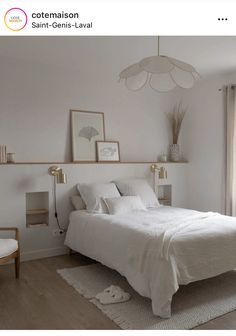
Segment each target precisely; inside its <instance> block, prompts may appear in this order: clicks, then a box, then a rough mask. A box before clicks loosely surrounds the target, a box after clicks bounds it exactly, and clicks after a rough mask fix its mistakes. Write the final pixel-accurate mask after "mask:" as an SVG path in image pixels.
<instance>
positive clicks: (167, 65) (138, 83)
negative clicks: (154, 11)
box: [120, 36, 200, 92]
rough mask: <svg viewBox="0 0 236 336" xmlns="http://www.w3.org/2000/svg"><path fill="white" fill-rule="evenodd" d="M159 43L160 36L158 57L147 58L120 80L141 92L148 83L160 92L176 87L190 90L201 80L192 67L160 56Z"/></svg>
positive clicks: (124, 71) (123, 72) (121, 75)
mask: <svg viewBox="0 0 236 336" xmlns="http://www.w3.org/2000/svg"><path fill="white" fill-rule="evenodd" d="M159 43H160V38H159V36H158V44H157V56H150V57H146V58H144V59H142V60H141V61H140V62H138V63H135V64H133V65H130V66H129V67H127V68H126V69H124V70H123V71H122V72H121V73H120V80H123V81H124V82H125V85H126V87H127V88H128V89H129V90H133V91H137V90H140V89H141V88H143V87H144V86H145V85H146V84H147V83H149V85H150V86H151V88H152V89H154V90H156V91H158V92H168V91H171V90H173V89H174V88H175V87H176V86H178V87H181V88H183V89H189V88H191V87H193V86H194V83H195V81H196V80H197V79H199V78H200V75H199V74H198V73H197V71H196V70H195V68H194V67H193V66H192V65H190V64H188V63H185V62H182V61H180V60H177V59H175V58H172V57H169V56H165V55H160V53H159Z"/></svg>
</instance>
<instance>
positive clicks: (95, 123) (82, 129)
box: [70, 110, 105, 162]
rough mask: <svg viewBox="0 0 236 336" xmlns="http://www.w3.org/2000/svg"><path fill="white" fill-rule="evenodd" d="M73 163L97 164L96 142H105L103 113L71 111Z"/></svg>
mask: <svg viewBox="0 0 236 336" xmlns="http://www.w3.org/2000/svg"><path fill="white" fill-rule="evenodd" d="M70 113H71V142H72V160H73V162H93V161H94V162H96V141H105V122H104V113H103V112H92V111H86V110H70Z"/></svg>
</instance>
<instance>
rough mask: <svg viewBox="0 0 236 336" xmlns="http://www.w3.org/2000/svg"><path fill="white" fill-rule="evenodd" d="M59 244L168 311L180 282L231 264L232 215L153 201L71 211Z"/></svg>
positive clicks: (159, 311)
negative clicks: (116, 209) (131, 207)
mask: <svg viewBox="0 0 236 336" xmlns="http://www.w3.org/2000/svg"><path fill="white" fill-rule="evenodd" d="M65 244H66V245H67V246H69V247H70V248H72V249H73V250H75V251H78V252H80V253H82V254H84V255H87V256H89V257H90V258H93V259H95V260H98V261H99V262H101V263H103V264H104V265H106V266H108V267H110V268H113V269H115V270H117V271H118V272H119V273H121V274H122V275H124V276H125V277H126V278H127V280H128V282H129V283H130V284H131V286H132V287H133V288H134V289H135V290H136V291H137V292H138V293H139V294H141V295H143V296H146V297H149V298H151V300H152V309H153V313H154V314H155V315H159V316H161V317H170V315H171V300H172V296H173V294H174V293H175V292H176V291H177V290H178V288H179V285H180V284H187V283H189V282H193V281H197V280H201V279H205V278H209V277H212V276H215V275H218V274H220V273H223V272H226V271H229V270H232V269H234V268H236V219H235V218H232V217H228V216H223V215H220V214H218V213H212V212H207V213H203V212H197V211H193V210H186V209H178V208H172V207H159V208H156V209H152V210H150V211H146V212H142V211H139V212H132V213H129V214H125V215H107V214H89V213H87V212H86V211H74V212H72V213H71V216H70V224H69V228H68V232H67V235H66V241H65Z"/></svg>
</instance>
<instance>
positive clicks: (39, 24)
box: [32, 11, 93, 28]
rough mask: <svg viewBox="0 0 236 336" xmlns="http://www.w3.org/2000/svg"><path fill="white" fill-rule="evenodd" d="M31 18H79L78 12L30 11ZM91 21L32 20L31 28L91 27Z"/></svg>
mask: <svg viewBox="0 0 236 336" xmlns="http://www.w3.org/2000/svg"><path fill="white" fill-rule="evenodd" d="M32 18H33V19H34V20H35V19H79V18H80V16H79V13H67V12H64V11H62V12H58V13H45V12H40V13H32ZM92 26H93V23H92V22H90V23H81V22H80V23H79V22H73V23H72V22H63V23H62V22H52V23H48V22H45V21H44V22H42V21H41V22H32V28H92Z"/></svg>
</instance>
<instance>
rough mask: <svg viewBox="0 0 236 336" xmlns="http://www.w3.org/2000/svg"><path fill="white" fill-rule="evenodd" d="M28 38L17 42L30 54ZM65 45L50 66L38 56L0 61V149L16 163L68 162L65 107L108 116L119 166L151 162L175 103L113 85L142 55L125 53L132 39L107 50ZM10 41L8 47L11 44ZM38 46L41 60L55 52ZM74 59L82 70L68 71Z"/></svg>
mask: <svg viewBox="0 0 236 336" xmlns="http://www.w3.org/2000/svg"><path fill="white" fill-rule="evenodd" d="M27 39H28V40H25V39H24V40H22V44H23V46H24V47H25V48H26V47H27V48H28V49H29V51H30V52H32V53H35V51H34V48H37V46H36V45H35V40H36V41H37V39H35V38H30V37H29V38H27ZM55 40H56V41H58V39H54V40H51V43H55V42H54V41H55ZM68 40H69V39H68ZM68 40H66V39H65V38H61V40H60V41H61V45H60V44H58V43H57V48H58V49H57V54H58V53H60V52H61V53H63V55H64V57H63V58H62V59H59V60H58V59H57V60H55V64H49V63H48V62H46V60H44V61H45V63H44V64H43V62H42V61H40V57H39V55H38V54H36V53H35V60H32V59H28V60H26V59H23V58H20V57H18V54H15V55H11V56H10V57H5V56H0V73H1V81H0V102H1V110H0V144H6V145H7V146H8V151H10V152H16V160H17V161H23V162H24V161H35V162H39V161H42V162H45V161H67V162H69V161H71V138H70V114H69V110H70V109H85V110H90V111H101V112H104V113H105V129H106V138H107V140H118V141H120V150H121V159H122V160H123V161H153V160H156V158H157V155H158V154H161V153H162V152H166V151H167V149H168V144H169V138H168V125H167V120H166V116H165V112H166V111H167V110H169V108H171V107H172V106H173V104H174V103H175V98H173V97H174V96H173V95H172V93H170V94H159V93H157V92H155V91H153V90H151V89H150V88H145V89H143V90H141V91H138V92H131V91H128V90H127V89H126V88H125V87H124V86H123V84H122V83H118V75H119V72H120V71H121V70H122V69H123V68H124V67H125V66H127V65H129V62H134V61H135V60H136V59H137V57H139V56H138V54H139V53H140V54H142V55H143V52H142V53H141V48H140V50H139V52H138V54H137V55H135V56H134V55H133V54H135V52H136V50H134V51H133V52H132V53H131V54H130V51H129V50H131V48H130V49H125V46H127V44H128V43H129V41H130V43H133V40H135V38H133V39H132V38H123V40H122V38H117V39H116V40H114V39H112V41H113V45H112V46H111V45H110V43H111V42H109V41H110V40H109V38H108V40H107V43H105V40H104V39H103V40H101V43H103V44H101V45H99V43H98V42H99V41H100V40H99V38H90V39H87V40H85V39H82V38H77V39H76V38H74V39H73V41H74V43H75V44H77V47H78V48H77V55H74V54H73V51H72V50H70V49H68V47H69V46H68V44H67V41H68ZM9 41H11V40H9ZM9 41H8V44H7V45H6V46H5V47H9V48H10V47H11V45H10V42H9ZM12 41H13V42H12V43H16V40H15V39H13V40H12ZM27 41H28V42H27ZM38 41H40V43H39V44H40V46H41V49H40V50H38V52H40V55H42V57H41V58H42V59H44V58H45V57H46V55H45V54H47V52H49V53H50V52H51V49H53V48H52V47H51V48H49V43H50V42H49V41H48V39H45V40H43V41H42V39H41V40H40V39H39V40H38ZM44 41H45V42H44ZM122 41H123V42H122ZM145 41H149V39H148V38H146V39H144V43H145ZM0 42H1V40H0ZM30 46H32V48H30ZM122 46H123V47H124V49H122ZM18 48H19V54H20V51H21V49H22V48H23V47H22V46H21V45H20V44H19V45H18ZM55 48H56V47H55ZM102 48H103V49H102ZM30 49H32V50H30ZM67 49H68V51H66V50H67ZM113 49H114V50H113ZM74 52H75V51H74ZM117 52H119V53H120V56H119V54H117ZM55 57H56V56H55ZM75 57H77V61H78V60H79V61H78V62H79V66H78V65H77V66H76V67H73V59H74V58H75ZM67 59H68V61H66V60H67ZM80 60H81V61H80ZM78 62H77V63H78Z"/></svg>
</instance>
